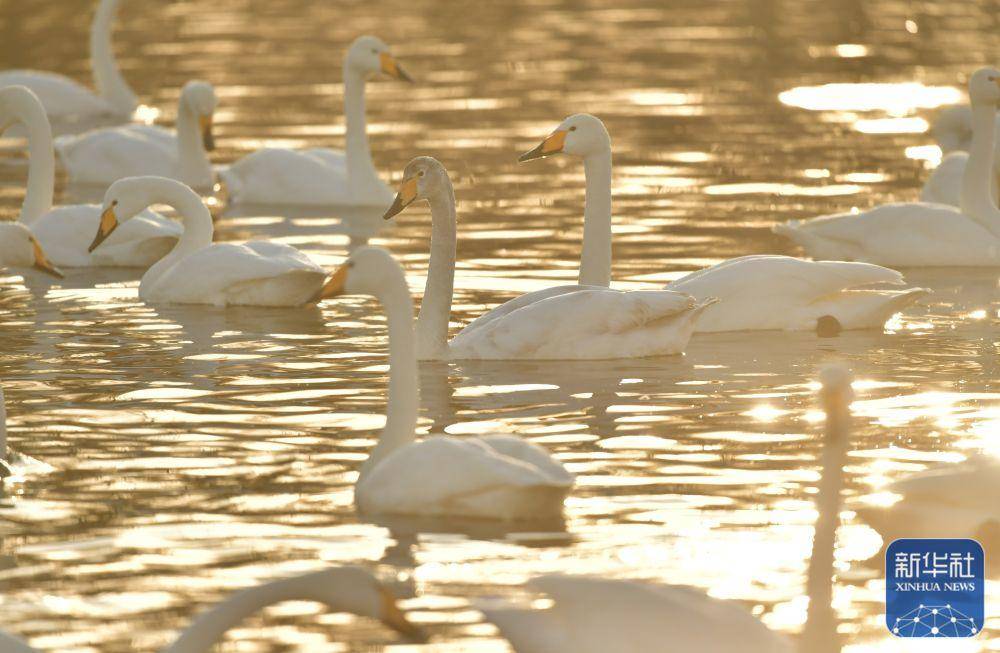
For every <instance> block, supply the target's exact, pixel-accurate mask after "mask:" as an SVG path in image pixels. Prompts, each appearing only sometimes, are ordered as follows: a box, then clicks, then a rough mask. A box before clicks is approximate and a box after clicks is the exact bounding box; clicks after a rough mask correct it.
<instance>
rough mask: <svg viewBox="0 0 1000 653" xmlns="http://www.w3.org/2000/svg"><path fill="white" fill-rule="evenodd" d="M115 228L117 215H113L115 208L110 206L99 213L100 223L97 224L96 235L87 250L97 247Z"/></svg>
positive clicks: (116, 226)
mask: <svg viewBox="0 0 1000 653" xmlns="http://www.w3.org/2000/svg"><path fill="white" fill-rule="evenodd" d="M117 228H118V216H116V215H115V208H114V207H113V206H110V207H108V208H107V209H105V210H104V213H102V214H101V224H99V225H98V226H97V235H96V236H94V242H92V243H90V247H88V248H87V251H88V252H92V251H94V250H95V249H97V246H98V245H100V244H101V243H103V242H104V239H105V238H107V237H108V236H110V235H111V232H113V231H114V230H115V229H117Z"/></svg>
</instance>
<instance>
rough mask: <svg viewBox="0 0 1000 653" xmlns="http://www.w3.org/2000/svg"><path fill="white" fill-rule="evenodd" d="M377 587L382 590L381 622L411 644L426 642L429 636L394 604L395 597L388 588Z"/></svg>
mask: <svg viewBox="0 0 1000 653" xmlns="http://www.w3.org/2000/svg"><path fill="white" fill-rule="evenodd" d="M379 589H380V590H381V592H382V623H384V624H385V625H386V626H388V627H389V628H392V629H393V630H395V631H396V632H397V633H399V634H400V635H402V636H403V637H405V638H406V639H407V640H409V641H410V642H411V643H413V644H424V643H426V642H427V641H428V639H429V638H428V637H427V633H426V632H424V629H423V628H421V627H420V626H417V625H416V624H414V623H412V622H411V621H410V620H409V619H407V618H406V615H404V614H403V611H402V610H400V609H399V606H398V605H396V598H395V597H394V596H393V595H392V593H390V592H389V590H387V589H385V588H384V587H379Z"/></svg>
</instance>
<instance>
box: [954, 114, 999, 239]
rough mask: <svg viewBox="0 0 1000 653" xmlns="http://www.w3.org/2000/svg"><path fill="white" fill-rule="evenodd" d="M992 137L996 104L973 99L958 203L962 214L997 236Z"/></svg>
mask: <svg viewBox="0 0 1000 653" xmlns="http://www.w3.org/2000/svg"><path fill="white" fill-rule="evenodd" d="M995 136H996V107H995V106H993V105H990V104H983V103H979V102H974V103H973V105H972V145H971V147H970V148H969V160H968V161H967V162H966V165H965V172H964V173H963V174H962V192H961V195H960V197H959V206H960V208H961V209H962V213H965V214H966V215H968V216H970V217H972V218H974V219H975V220H976V221H978V222H980V223H981V224H983V226H985V227H986V228H987V229H989V230H990V231H992V232H993V233H994V234H997V235H998V236H1000V211H998V210H997V207H996V205H995V204H994V203H993V198H992V192H993V184H994V183H996V177H995V173H994V169H993V153H994V139H995Z"/></svg>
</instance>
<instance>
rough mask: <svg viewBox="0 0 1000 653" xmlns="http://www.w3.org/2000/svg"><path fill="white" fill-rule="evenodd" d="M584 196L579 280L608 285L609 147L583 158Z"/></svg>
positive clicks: (609, 251)
mask: <svg viewBox="0 0 1000 653" xmlns="http://www.w3.org/2000/svg"><path fill="white" fill-rule="evenodd" d="M583 170H584V175H585V176H586V179H587V196H586V199H585V205H584V208H583V253H582V254H581V255H580V283H581V284H583V285H590V286H609V285H611V147H610V146H608V148H607V150H605V151H601V152H597V153H595V154H591V155H589V156H587V157H586V158H585V159H584V160H583Z"/></svg>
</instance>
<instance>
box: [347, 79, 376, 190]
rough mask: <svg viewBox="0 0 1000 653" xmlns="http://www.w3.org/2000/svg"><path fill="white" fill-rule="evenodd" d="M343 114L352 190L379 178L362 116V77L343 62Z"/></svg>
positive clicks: (363, 83)
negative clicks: (345, 123) (345, 124)
mask: <svg viewBox="0 0 1000 653" xmlns="http://www.w3.org/2000/svg"><path fill="white" fill-rule="evenodd" d="M344 117H345V120H346V122H347V126H346V131H347V136H346V141H347V150H346V151H347V178H348V183H349V184H350V186H351V189H352V191H357V190H358V188H357V187H358V186H359V185H361V186H362V187H367V185H369V184H371V182H372V180H375V181H377V180H378V172H377V171H376V170H375V164H374V163H373V162H372V153H371V149H370V148H369V146H368V126H367V123H366V119H365V78H364V77H363V76H362V75H361V74H360V73H359V72H357V71H356V70H354V69H353V68H351V66H350V65H349V64H348V62H346V61H345V62H344Z"/></svg>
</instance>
